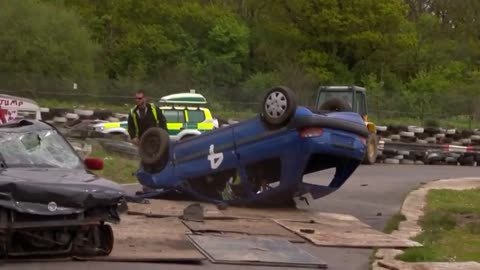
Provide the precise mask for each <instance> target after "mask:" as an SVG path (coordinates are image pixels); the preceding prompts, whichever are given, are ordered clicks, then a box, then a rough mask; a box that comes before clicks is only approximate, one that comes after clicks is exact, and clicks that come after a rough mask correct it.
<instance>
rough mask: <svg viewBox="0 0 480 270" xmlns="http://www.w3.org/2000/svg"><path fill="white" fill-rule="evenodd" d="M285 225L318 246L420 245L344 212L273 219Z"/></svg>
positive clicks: (373, 246) (384, 246) (394, 246)
mask: <svg viewBox="0 0 480 270" xmlns="http://www.w3.org/2000/svg"><path fill="white" fill-rule="evenodd" d="M274 221H275V222H277V223H278V224H280V225H282V226H283V227H285V228H286V229H288V230H290V231H292V232H294V233H296V234H298V235H300V236H302V237H304V238H305V239H308V240H309V241H310V242H312V243H313V244H315V245H318V246H332V247H358V248H406V247H416V246H421V244H420V243H418V242H415V241H411V240H404V239H400V238H397V237H394V236H392V235H389V234H386V233H383V232H380V231H377V230H375V229H373V228H371V227H370V226H368V225H367V224H365V223H363V222H361V221H360V220H359V219H357V218H355V217H353V216H351V217H350V218H347V217H346V216H345V215H336V214H326V213H325V214H322V213H317V214H315V215H312V221H310V222H304V221H298V220H289V219H275V220H274Z"/></svg>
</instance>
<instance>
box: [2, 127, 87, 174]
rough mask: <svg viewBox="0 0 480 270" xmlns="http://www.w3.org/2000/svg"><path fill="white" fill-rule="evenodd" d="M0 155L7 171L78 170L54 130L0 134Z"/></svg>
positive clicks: (72, 155)
mask: <svg viewBox="0 0 480 270" xmlns="http://www.w3.org/2000/svg"><path fill="white" fill-rule="evenodd" d="M0 154H1V155H2V157H3V159H4V160H5V163H6V164H7V166H9V167H53V168H62V169H76V168H82V166H83V165H82V164H83V163H82V161H81V160H80V158H79V157H78V156H77V154H76V153H75V150H73V149H72V148H71V147H70V146H69V145H68V142H67V141H66V140H65V139H64V138H63V137H62V136H61V135H60V134H59V133H57V132H56V131H54V130H42V131H32V132H26V133H20V132H17V133H6V132H2V133H0Z"/></svg>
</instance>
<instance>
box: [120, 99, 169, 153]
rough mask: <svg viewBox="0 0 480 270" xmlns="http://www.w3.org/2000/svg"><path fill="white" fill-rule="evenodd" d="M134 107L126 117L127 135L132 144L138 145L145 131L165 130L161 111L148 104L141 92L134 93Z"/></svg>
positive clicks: (164, 121)
mask: <svg viewBox="0 0 480 270" xmlns="http://www.w3.org/2000/svg"><path fill="white" fill-rule="evenodd" d="M135 102H136V104H137V105H136V106H135V107H133V108H132V109H131V110H130V113H129V115H128V134H129V135H130V140H131V141H132V143H133V144H135V145H138V142H139V141H140V138H141V137H142V135H143V133H145V131H147V129H149V128H151V127H160V128H163V129H165V131H167V132H168V130H167V120H166V119H165V116H164V115H163V113H162V110H160V108H158V107H157V106H155V105H154V104H153V103H148V102H147V99H146V97H145V92H144V91H143V90H138V91H137V92H136V93H135Z"/></svg>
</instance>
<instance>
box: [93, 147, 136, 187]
mask: <svg viewBox="0 0 480 270" xmlns="http://www.w3.org/2000/svg"><path fill="white" fill-rule="evenodd" d="M90 157H97V158H102V159H103V170H101V171H94V173H95V174H96V175H98V176H101V177H105V178H107V179H109V180H112V181H115V182H117V183H121V184H126V183H136V182H137V179H136V177H135V176H133V175H132V173H133V172H135V171H136V170H137V168H138V164H139V163H138V161H137V160H131V159H128V158H125V157H123V156H121V155H118V154H112V153H109V152H107V151H105V150H104V149H103V148H102V146H101V145H98V144H93V145H92V153H91V154H90Z"/></svg>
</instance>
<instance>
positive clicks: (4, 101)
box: [0, 99, 23, 107]
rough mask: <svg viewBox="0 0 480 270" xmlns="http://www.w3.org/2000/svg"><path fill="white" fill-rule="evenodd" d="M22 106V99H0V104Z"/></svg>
mask: <svg viewBox="0 0 480 270" xmlns="http://www.w3.org/2000/svg"><path fill="white" fill-rule="evenodd" d="M2 105H3V106H14V105H15V106H18V107H20V106H22V105H23V101H21V100H16V99H0V106H2Z"/></svg>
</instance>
